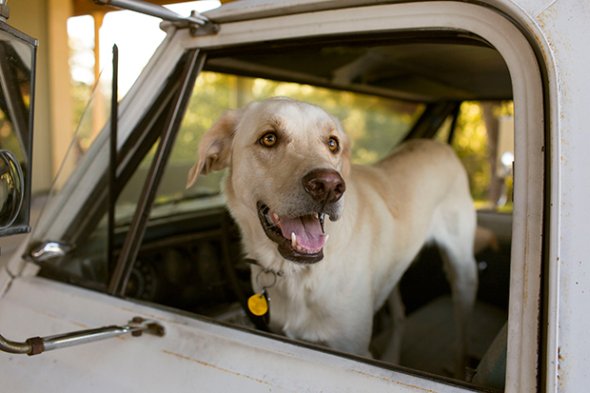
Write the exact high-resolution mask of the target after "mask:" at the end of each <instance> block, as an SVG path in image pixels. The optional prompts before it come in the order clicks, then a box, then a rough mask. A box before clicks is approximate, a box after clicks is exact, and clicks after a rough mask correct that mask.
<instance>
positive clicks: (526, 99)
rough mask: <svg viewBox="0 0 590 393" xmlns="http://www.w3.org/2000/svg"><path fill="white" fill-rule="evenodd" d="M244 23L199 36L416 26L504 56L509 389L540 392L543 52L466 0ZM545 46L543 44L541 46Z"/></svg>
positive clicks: (208, 44)
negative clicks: (508, 111)
mask: <svg viewBox="0 0 590 393" xmlns="http://www.w3.org/2000/svg"><path fill="white" fill-rule="evenodd" d="M359 14H360V13H359V12H358V9H356V8H349V9H342V10H331V11H319V12H314V13H305V14H295V15H287V16H279V17H269V18H265V19H264V20H263V21H260V20H254V21H248V20H245V21H237V22H233V23H227V24H224V25H223V28H222V29H221V30H220V32H219V34H217V35H214V36H204V37H198V38H193V39H191V38H190V37H189V36H188V34H186V37H185V45H186V47H187V48H192V47H198V48H200V49H203V50H207V49H219V48H225V47H231V46H236V45H241V44H242V45H245V44H249V43H254V42H260V41H273V40H281V39H287V38H289V39H296V38H309V37H313V36H326V35H338V34H351V33H359V34H360V33H374V32H379V33H386V32H387V33H395V32H399V31H407V30H413V29H422V30H424V29H452V30H459V31H461V30H463V31H466V32H469V33H473V34H476V35H478V36H480V37H482V38H483V39H484V40H486V41H487V42H489V43H490V44H491V45H492V46H493V47H494V48H495V49H496V50H498V52H499V53H500V54H501V55H502V57H503V58H504V61H505V62H506V65H507V67H508V70H509V72H510V76H511V79H512V85H513V88H512V90H513V100H514V113H515V167H514V183H515V186H514V211H513V235H512V251H511V261H512V264H511V271H510V295H509V296H510V299H512V300H511V301H510V305H509V325H508V355H507V366H506V368H507V370H506V389H507V390H506V391H514V392H520V391H534V390H536V389H537V388H538V387H539V386H540V384H541V382H540V381H539V373H538V369H539V367H541V363H542V361H541V359H540V357H541V356H542V352H541V351H542V349H541V348H540V346H539V342H540V341H539V339H540V333H539V332H540V326H541V320H540V318H541V309H540V304H541V285H542V283H541V279H540V277H541V276H542V270H543V256H544V255H543V223H544V221H543V220H544V218H543V217H544V208H545V185H544V181H545V154H546V151H547V150H548V149H545V122H546V119H545V117H546V113H548V111H547V110H545V105H546V103H545V100H544V98H545V97H544V83H543V82H544V79H545V78H543V73H542V68H541V65H540V64H539V61H538V59H537V54H536V51H535V49H534V48H533V47H532V46H531V42H530V41H529V39H528V38H527V37H526V36H525V35H524V34H523V29H522V28H521V26H516V25H515V24H514V18H510V17H508V16H507V15H506V14H504V13H503V12H501V11H500V10H498V9H494V8H492V7H486V6H479V5H474V4H468V3H464V2H461V3H459V2H450V1H449V2H423V3H404V4H395V5H376V6H367V7H363V8H362V17H359ZM537 50H538V49H537Z"/></svg>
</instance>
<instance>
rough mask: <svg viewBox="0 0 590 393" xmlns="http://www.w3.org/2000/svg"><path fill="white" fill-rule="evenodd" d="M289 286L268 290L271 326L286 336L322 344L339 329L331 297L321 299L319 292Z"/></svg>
mask: <svg viewBox="0 0 590 393" xmlns="http://www.w3.org/2000/svg"><path fill="white" fill-rule="evenodd" d="M314 289H315V288H314V287H313V286H309V285H305V284H302V285H300V286H294V285H293V284H292V283H280V284H277V286H276V287H275V288H272V289H271V290H269V294H270V297H271V323H272V325H273V326H276V327H278V328H279V329H281V330H282V331H283V332H284V333H285V334H286V335H287V336H289V337H292V338H299V339H304V340H308V341H314V342H321V341H325V340H327V339H328V338H329V337H331V335H332V334H333V331H334V329H335V328H336V327H337V325H338V323H339V322H338V319H337V318H334V316H335V314H334V309H335V308H339V307H338V306H337V305H335V304H333V303H334V301H333V300H334V299H333V297H332V298H331V297H326V296H322V295H323V293H322V292H323V290H322V289H321V288H319V289H318V290H317V291H314Z"/></svg>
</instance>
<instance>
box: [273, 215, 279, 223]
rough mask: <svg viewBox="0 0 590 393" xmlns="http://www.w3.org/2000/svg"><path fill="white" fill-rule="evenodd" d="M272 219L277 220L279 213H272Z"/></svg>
mask: <svg viewBox="0 0 590 393" xmlns="http://www.w3.org/2000/svg"><path fill="white" fill-rule="evenodd" d="M272 220H273V221H274V222H275V223H277V222H279V215H278V214H277V213H273V214H272Z"/></svg>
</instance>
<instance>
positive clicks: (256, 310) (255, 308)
mask: <svg viewBox="0 0 590 393" xmlns="http://www.w3.org/2000/svg"><path fill="white" fill-rule="evenodd" d="M248 309H249V310H250V312H251V313H252V314H254V315H256V316H257V317H261V316H263V315H264V314H266V313H267V312H268V301H267V300H266V296H264V292H262V293H255V294H254V295H252V296H250V297H249V298H248Z"/></svg>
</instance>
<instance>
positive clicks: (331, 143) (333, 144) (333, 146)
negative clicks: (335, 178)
mask: <svg viewBox="0 0 590 393" xmlns="http://www.w3.org/2000/svg"><path fill="white" fill-rule="evenodd" d="M328 149H330V151H331V152H332V153H338V152H339V151H340V142H338V138H336V137H334V136H331V137H330V139H328Z"/></svg>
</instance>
